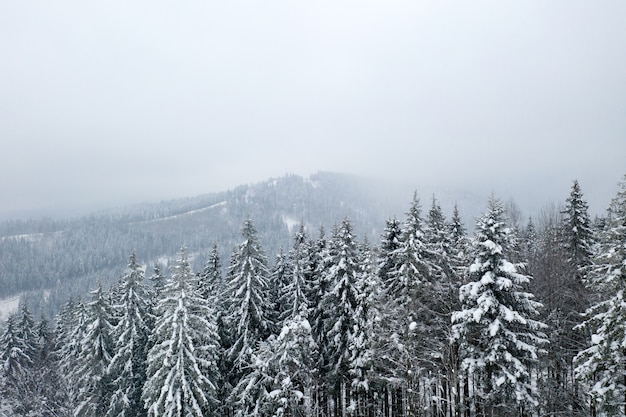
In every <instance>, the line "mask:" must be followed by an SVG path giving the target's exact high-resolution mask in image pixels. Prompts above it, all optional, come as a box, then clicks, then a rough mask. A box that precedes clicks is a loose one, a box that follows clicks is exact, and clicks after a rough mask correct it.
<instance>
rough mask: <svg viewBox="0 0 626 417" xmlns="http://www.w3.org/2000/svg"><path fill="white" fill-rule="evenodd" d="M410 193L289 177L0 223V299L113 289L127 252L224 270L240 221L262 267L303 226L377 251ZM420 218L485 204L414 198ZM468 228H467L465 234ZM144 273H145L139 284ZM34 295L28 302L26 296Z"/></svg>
mask: <svg viewBox="0 0 626 417" xmlns="http://www.w3.org/2000/svg"><path fill="white" fill-rule="evenodd" d="M414 191H415V189H414V188H413V187H411V186H408V185H405V186H400V185H398V184H392V183H388V182H383V181H376V180H372V179H366V178H362V177H356V176H351V175H344V174H335V173H324V172H322V173H318V174H315V175H312V176H311V177H309V178H303V177H300V176H296V175H286V176H284V177H280V178H275V179H270V180H268V181H264V182H260V183H257V184H249V185H242V186H239V187H237V188H235V189H233V190H229V191H225V192H221V193H213V194H207V195H202V196H197V197H192V198H185V199H178V200H171V201H163V202H160V203H155V204H143V205H137V206H133V207H127V208H122V209H118V210H109V211H106V212H100V213H94V214H92V215H90V216H85V217H82V218H78V219H75V220H71V221H51V220H49V219H47V220H41V221H28V222H16V221H12V222H5V223H0V254H2V255H0V260H1V262H0V297H12V296H13V295H14V294H17V293H20V292H24V291H25V292H30V294H31V295H30V298H31V299H32V300H33V301H31V303H34V304H36V303H37V301H36V300H37V299H40V298H43V297H42V296H41V293H39V294H38V292H41V291H43V290H51V291H50V293H49V294H50V296H49V300H48V301H47V302H46V304H47V305H48V306H49V307H46V309H47V310H48V311H53V310H54V308H55V305H57V304H58V303H59V302H61V301H63V300H64V299H65V298H66V297H67V296H68V295H69V294H71V293H73V294H77V295H81V294H84V293H86V292H87V291H88V290H89V289H90V288H92V287H93V286H94V285H95V282H96V280H98V279H99V280H102V281H103V283H105V284H106V283H109V282H113V281H114V280H115V279H117V277H119V275H120V273H121V272H122V270H123V269H124V267H125V266H126V260H127V258H128V256H129V255H130V253H131V252H132V251H135V252H136V254H137V257H138V259H139V260H140V261H141V262H144V263H147V264H150V265H151V264H152V263H153V262H155V261H156V260H157V259H167V258H170V257H174V255H175V254H176V252H177V251H178V250H179V249H180V247H181V246H186V247H187V248H188V253H190V254H191V256H192V257H193V258H194V261H195V262H194V267H195V269H196V270H199V269H200V268H201V267H202V265H203V263H204V261H205V259H206V257H207V255H208V253H209V251H210V249H211V248H212V246H213V245H214V244H217V245H218V247H219V249H220V252H221V255H222V261H223V263H224V264H227V263H228V258H229V257H230V253H231V250H232V248H233V247H234V246H236V245H238V243H239V239H240V236H239V234H240V228H241V225H242V224H243V221H244V220H245V219H246V218H248V217H249V218H250V219H252V221H253V223H254V225H255V227H256V228H257V230H258V231H259V235H260V237H261V240H262V244H263V246H264V248H265V251H266V253H267V256H268V259H269V261H270V263H272V262H273V258H274V256H275V255H276V254H277V253H278V251H279V250H280V248H283V249H288V248H289V247H290V246H291V244H292V235H293V232H294V229H295V228H296V227H297V226H298V225H299V224H300V223H303V224H304V225H305V226H306V228H307V231H308V233H309V234H310V235H311V236H313V237H316V236H317V235H318V233H319V229H320V227H324V228H325V229H326V230H327V231H329V230H330V229H332V227H333V226H334V225H335V224H338V223H339V222H341V220H343V218H345V217H348V218H350V220H351V221H352V222H353V224H354V226H355V232H356V233H357V238H359V239H363V238H365V237H367V239H368V240H369V242H370V243H371V244H373V245H375V244H377V242H378V240H379V236H380V233H381V231H382V228H383V227H384V225H385V220H386V219H387V218H389V217H393V216H396V217H397V218H399V219H403V218H404V213H405V211H406V210H407V209H408V206H409V202H410V201H411V199H412V197H413V192H414ZM417 192H418V194H419V195H420V198H421V201H422V207H423V212H424V213H426V211H427V210H428V208H429V206H430V204H431V198H432V195H433V193H434V194H436V195H437V198H438V200H439V202H440V203H441V206H442V207H443V209H444V212H445V213H446V214H447V215H450V214H451V212H452V207H453V205H454V203H455V202H457V203H458V205H459V209H460V211H461V213H462V215H463V217H464V218H465V219H467V222H468V223H471V222H472V219H473V218H474V217H475V216H476V215H477V214H478V213H479V212H480V210H482V207H483V205H484V202H485V201H486V200H485V199H484V197H480V196H479V197H477V196H473V195H471V194H467V193H461V192H455V191H450V190H433V189H426V188H422V189H419V188H417ZM468 226H469V227H470V228H471V226H472V225H471V224H468ZM150 271H151V267H150V268H149V269H148V274H149V273H150ZM33 292H34V294H33Z"/></svg>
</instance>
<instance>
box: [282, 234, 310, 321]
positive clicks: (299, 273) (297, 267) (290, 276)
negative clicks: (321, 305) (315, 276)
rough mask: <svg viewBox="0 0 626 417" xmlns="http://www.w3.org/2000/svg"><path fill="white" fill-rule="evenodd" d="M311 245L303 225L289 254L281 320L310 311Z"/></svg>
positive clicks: (283, 288)
mask: <svg viewBox="0 0 626 417" xmlns="http://www.w3.org/2000/svg"><path fill="white" fill-rule="evenodd" d="M310 251H311V249H310V247H309V242H308V240H307V236H306V233H305V231H304V226H303V225H301V226H300V228H299V230H298V231H297V232H296V233H295V235H294V243H293V247H292V248H291V250H290V251H289V255H288V266H289V267H288V268H286V269H285V285H283V286H281V290H280V295H279V298H278V304H279V305H280V306H282V308H283V312H282V315H281V322H285V321H286V320H287V319H289V318H292V317H295V316H296V315H299V314H300V313H301V311H303V309H304V311H308V308H309V306H310V301H309V300H308V297H309V294H310V292H311V288H310V282H309V279H310V276H311V270H310V262H309V259H310V258H309V256H310Z"/></svg>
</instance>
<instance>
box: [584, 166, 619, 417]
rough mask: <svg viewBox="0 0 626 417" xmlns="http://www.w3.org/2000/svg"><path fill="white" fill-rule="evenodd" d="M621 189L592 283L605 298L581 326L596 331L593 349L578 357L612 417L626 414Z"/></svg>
mask: <svg viewBox="0 0 626 417" xmlns="http://www.w3.org/2000/svg"><path fill="white" fill-rule="evenodd" d="M620 185H621V189H620V191H619V192H618V194H617V196H616V197H615V198H614V199H613V201H612V202H611V205H610V208H609V218H608V227H607V230H606V232H605V233H604V235H603V236H602V239H601V244H600V248H599V251H598V253H597V255H596V257H595V261H594V264H595V265H594V268H593V269H592V270H591V271H590V274H589V277H588V279H587V284H588V285H589V286H590V287H591V288H592V289H593V290H595V291H596V292H597V293H599V294H600V295H601V297H602V299H601V300H600V301H599V302H597V303H596V304H594V305H592V306H591V307H590V308H589V309H588V310H587V312H586V313H585V317H586V321H585V322H584V323H583V324H582V325H581V326H579V327H580V328H581V329H585V330H588V331H590V332H591V344H590V346H589V347H588V348H586V349H584V350H583V351H582V352H580V353H579V354H578V356H577V357H576V363H577V365H578V366H577V368H576V374H577V376H578V378H579V379H581V380H583V381H586V382H587V383H589V384H590V390H589V394H590V396H591V398H592V401H593V403H594V405H595V406H596V407H597V409H598V411H599V412H600V413H601V415H611V416H624V415H626V382H625V379H626V370H625V368H624V363H625V362H626V353H625V350H624V347H625V346H626V295H625V294H624V293H625V291H626V176H625V177H624V182H622V183H621V184H620Z"/></svg>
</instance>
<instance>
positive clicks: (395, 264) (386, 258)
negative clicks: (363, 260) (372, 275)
mask: <svg viewBox="0 0 626 417" xmlns="http://www.w3.org/2000/svg"><path fill="white" fill-rule="evenodd" d="M401 234H402V231H401V225H400V221H399V220H397V219H396V218H395V217H394V218H392V219H388V220H387V222H386V225H385V229H384V230H383V233H382V236H381V239H380V245H379V254H378V265H377V267H376V275H378V278H379V280H380V282H381V284H382V285H383V286H384V288H386V289H388V290H389V291H391V288H393V287H395V281H396V280H397V279H398V278H397V277H396V275H397V274H398V272H399V271H400V266H401V264H402V261H401V257H400V256H399V251H398V249H399V248H400V239H401Z"/></svg>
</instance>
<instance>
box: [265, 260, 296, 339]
mask: <svg viewBox="0 0 626 417" xmlns="http://www.w3.org/2000/svg"><path fill="white" fill-rule="evenodd" d="M290 270H291V262H290V261H289V258H288V257H287V255H286V254H285V250H284V249H283V248H280V249H279V251H278V254H277V255H276V259H275V260H274V266H273V267H272V270H271V272H270V278H269V280H268V286H269V293H270V300H269V301H270V304H271V305H272V306H273V308H272V310H271V311H270V314H269V319H270V321H272V322H273V323H275V325H274V328H275V329H279V328H281V327H282V320H281V319H282V317H283V316H284V314H285V312H286V310H287V308H288V305H286V304H282V303H281V302H280V298H281V296H282V293H283V291H284V288H285V287H286V286H287V283H288V280H289V276H290V275H291V272H290Z"/></svg>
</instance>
